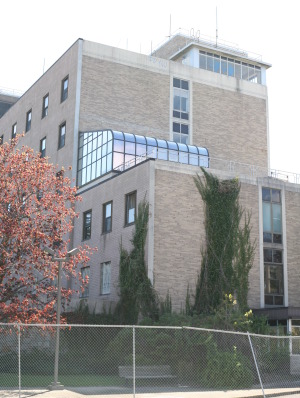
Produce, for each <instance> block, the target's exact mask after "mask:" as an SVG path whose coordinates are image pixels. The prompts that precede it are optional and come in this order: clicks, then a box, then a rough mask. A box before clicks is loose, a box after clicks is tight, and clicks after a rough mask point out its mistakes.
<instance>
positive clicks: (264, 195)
mask: <svg viewBox="0 0 300 398" xmlns="http://www.w3.org/2000/svg"><path fill="white" fill-rule="evenodd" d="M262 200H263V201H265V202H270V201H271V192H270V188H263V189H262Z"/></svg>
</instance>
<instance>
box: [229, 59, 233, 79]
mask: <svg viewBox="0 0 300 398" xmlns="http://www.w3.org/2000/svg"><path fill="white" fill-rule="evenodd" d="M228 76H234V63H233V62H228Z"/></svg>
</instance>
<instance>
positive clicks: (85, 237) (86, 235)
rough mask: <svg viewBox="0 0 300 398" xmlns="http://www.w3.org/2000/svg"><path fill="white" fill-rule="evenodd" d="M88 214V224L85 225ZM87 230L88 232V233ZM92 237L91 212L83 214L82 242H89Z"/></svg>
mask: <svg viewBox="0 0 300 398" xmlns="http://www.w3.org/2000/svg"><path fill="white" fill-rule="evenodd" d="M88 214H90V223H89V224H87V222H86V221H87V215H88ZM88 230H89V231H88ZM91 237H92V210H91V209H90V210H87V211H85V212H84V213H83V226H82V240H83V241H85V240H90V239H91Z"/></svg>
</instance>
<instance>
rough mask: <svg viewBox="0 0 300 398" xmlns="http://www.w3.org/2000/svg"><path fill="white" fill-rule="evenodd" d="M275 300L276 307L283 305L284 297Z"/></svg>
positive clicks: (276, 297)
mask: <svg viewBox="0 0 300 398" xmlns="http://www.w3.org/2000/svg"><path fill="white" fill-rule="evenodd" d="M274 299H275V300H274V301H275V305H283V296H275V297H274Z"/></svg>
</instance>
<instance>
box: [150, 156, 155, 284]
mask: <svg viewBox="0 0 300 398" xmlns="http://www.w3.org/2000/svg"><path fill="white" fill-rule="evenodd" d="M154 207H155V162H150V167H149V222H148V278H149V279H150V281H151V283H152V285H153V284H154V233H155V231H154Z"/></svg>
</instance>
